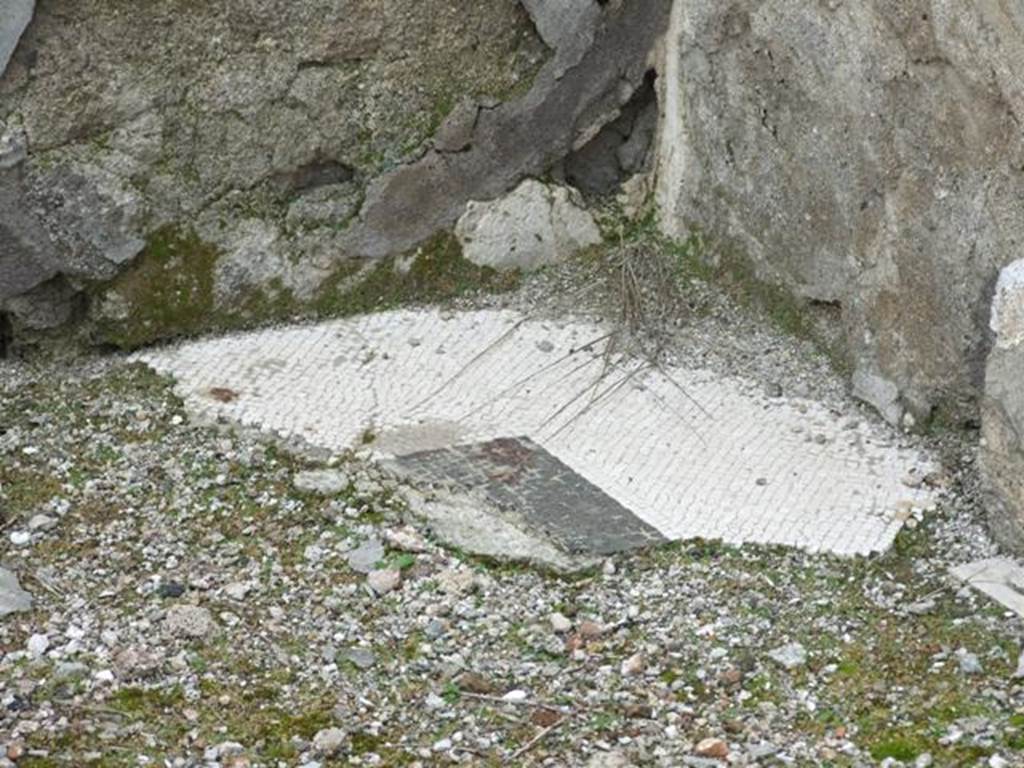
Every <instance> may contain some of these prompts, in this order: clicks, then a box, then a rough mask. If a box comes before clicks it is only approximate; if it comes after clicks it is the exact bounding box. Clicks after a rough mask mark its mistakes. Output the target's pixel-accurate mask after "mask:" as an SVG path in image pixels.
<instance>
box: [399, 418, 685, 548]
mask: <svg viewBox="0 0 1024 768" xmlns="http://www.w3.org/2000/svg"><path fill="white" fill-rule="evenodd" d="M392 464H393V466H395V467H397V468H398V470H399V471H400V472H402V473H403V474H406V475H407V476H408V477H409V478H410V479H414V480H416V481H419V482H424V483H435V484H436V483H443V484H446V485H449V486H451V485H454V486H456V487H458V488H461V489H463V490H465V491H467V492H470V491H472V492H476V493H483V494H484V496H485V497H486V498H487V500H488V501H489V502H491V503H492V504H494V505H495V506H496V507H498V508H500V509H502V510H506V511H508V512H509V513H511V514H513V515H515V516H516V517H518V518H519V519H521V520H523V521H524V522H525V523H526V525H528V526H529V527H530V528H531V529H533V530H534V531H536V532H538V533H543V534H544V535H545V536H546V537H547V538H549V539H551V540H552V541H553V542H554V543H555V544H556V545H557V546H559V547H560V548H561V549H563V550H565V551H566V552H568V553H570V554H587V555H610V554H613V553H615V552H623V551H626V550H631V549H639V548H642V547H647V546H651V545H652V544H661V543H663V542H665V541H667V539H666V538H665V537H664V536H662V534H661V533H659V532H658V531H657V530H656V529H655V528H654V527H652V526H650V525H648V524H647V523H645V522H644V521H643V520H641V519H640V518H639V517H637V516H636V515H634V514H633V513H632V512H631V511H630V510H628V509H627V508H626V507H624V506H623V505H622V504H620V503H619V502H618V501H616V500H615V499H613V498H612V497H610V496H609V495H608V494H606V493H605V492H604V491H602V490H601V489H600V488H598V487H597V486H596V485H594V484H593V483H591V482H590V481H588V480H587V479H586V478H584V477H582V476H581V475H579V474H578V473H576V472H575V471H573V470H572V468H570V467H569V466H567V465H566V464H564V463H563V462H561V461H560V460H559V459H558V458H556V457H555V456H552V455H551V454H550V453H548V452H547V451H546V450H544V449H543V448H542V447H541V446H539V445H537V444H536V443H534V442H533V441H531V440H530V439H529V438H526V437H501V438H498V439H496V440H489V441H487V442H480V443H471V444H468V445H458V446H454V447H451V448H440V449H436V450H429V451H420V452H417V453H412V454H408V455H405V456H399V457H397V458H396V459H395V460H394V462H393V463H392Z"/></svg>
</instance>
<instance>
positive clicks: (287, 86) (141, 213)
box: [0, 0, 550, 325]
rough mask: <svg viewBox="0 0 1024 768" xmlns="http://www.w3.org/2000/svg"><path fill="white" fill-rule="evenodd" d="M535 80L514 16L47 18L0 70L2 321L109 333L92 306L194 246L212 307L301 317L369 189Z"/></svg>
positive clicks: (258, 12)
mask: <svg viewBox="0 0 1024 768" xmlns="http://www.w3.org/2000/svg"><path fill="white" fill-rule="evenodd" d="M25 5H27V6H29V7H30V6H31V3H25ZM29 12H31V11H29ZM4 33H5V44H6V39H7V38H6V29H5V30H4ZM548 58H550V51H549V50H548V49H547V47H546V46H545V45H544V43H543V41H542V40H541V39H540V38H539V36H538V35H537V33H536V30H535V28H534V26H533V23H532V22H531V20H530V18H529V15H528V14H527V12H526V10H525V9H524V8H523V7H522V6H521V5H520V4H519V2H517V0H485V1H483V2H474V3H467V4H462V3H459V4H453V3H451V2H448V1H447V0H416V2H409V1H408V0H301V2H293V1H292V0H212V1H211V2H203V3H194V2H189V1H188V0H169V1H168V2H151V1H148V0H147V1H145V2H128V1H127V0H82V1H80V2H72V3H69V2H63V1H62V0H43V1H42V2H39V3H38V5H37V7H36V9H35V19H34V21H33V22H32V23H31V24H30V25H29V26H28V29H27V30H26V31H25V33H24V35H23V36H21V39H20V43H19V44H18V46H17V48H16V50H15V52H14V55H13V57H12V59H11V61H10V64H9V66H8V67H7V68H6V71H3V70H0V137H2V138H0V243H2V244H3V247H2V248H0V311H3V310H4V309H5V308H6V309H7V311H8V312H12V313H14V314H15V315H16V317H17V319H18V321H19V322H21V323H22V324H24V323H25V322H28V323H30V324H31V323H35V324H37V325H38V324H42V325H47V324H50V325H52V324H57V323H60V322H61V321H64V320H66V319H67V317H66V315H67V312H68V311H70V309H71V308H72V307H73V306H74V303H73V302H69V301H68V300H67V299H68V297H69V296H71V295H74V294H78V293H79V292H80V291H86V292H93V293H96V292H97V291H98V293H99V294H100V295H99V296H98V297H96V300H95V301H92V302H91V305H92V307H93V309H94V310H97V311H106V310H103V304H104V298H103V295H102V294H103V290H102V284H104V283H105V281H110V280H113V279H114V278H115V277H117V276H118V275H119V274H120V273H122V272H123V271H124V270H125V269H126V268H127V267H128V265H130V264H132V263H133V261H134V260H137V259H138V258H139V257H140V254H143V255H149V256H151V257H153V258H160V257H162V256H166V255H167V254H166V253H165V252H166V251H167V250H168V249H167V248H166V247H164V246H165V245H166V242H167V241H171V242H173V243H177V244H181V243H189V242H191V243H201V244H203V248H201V249H198V253H199V255H198V256H196V249H178V250H179V251H182V252H181V253H178V252H174V253H173V254H171V257H172V258H173V259H177V260H178V261H180V262H181V263H178V264H176V266H175V269H176V270H177V271H178V272H179V273H183V272H186V271H188V270H189V269H192V268H194V267H196V266H197V264H196V263H189V262H198V266H199V267H200V268H202V269H206V267H208V266H209V267H211V268H212V269H211V270H207V273H204V274H202V275H199V276H197V278H196V279H197V280H199V281H201V282H203V283H204V284H206V287H207V288H209V289H210V290H209V291H205V289H204V291H203V292H200V293H203V294H204V295H206V294H209V295H210V296H212V297H213V298H214V299H215V300H216V301H217V302H218V303H219V304H221V305H224V306H230V305H231V304H232V303H233V302H237V301H238V300H239V297H241V296H243V295H244V294H246V293H247V292H250V289H258V290H261V291H267V290H270V289H271V288H274V289H275V290H276V291H277V292H279V293H287V294H288V295H290V296H296V297H299V298H303V297H308V296H310V295H311V294H312V293H313V292H314V291H315V290H316V288H317V286H318V285H319V284H320V283H321V282H322V281H323V280H324V279H325V277H326V276H328V275H330V274H332V273H333V272H335V271H336V270H337V269H338V265H339V263H341V262H343V261H344V260H345V259H346V258H349V257H351V256H352V255H355V254H352V253H350V252H348V251H346V250H345V249H344V248H343V247H342V246H343V245H344V243H343V236H344V233H345V230H346V228H347V227H348V225H349V224H350V223H351V222H352V220H353V219H354V218H355V217H356V216H357V214H358V211H359V209H360V206H361V205H362V202H363V198H364V195H365V190H366V187H367V186H368V184H369V183H370V182H371V180H373V179H374V178H376V177H378V176H380V175H382V174H386V173H387V172H389V171H390V170H392V169H394V168H396V167H400V166H401V165H402V164H405V163H410V162H414V161H415V160H416V159H417V158H419V157H421V156H422V155H423V154H424V152H426V151H427V149H428V147H429V143H430V139H431V137H432V135H433V134H434V133H435V131H436V130H437V128H438V126H439V125H440V124H441V122H442V121H443V120H444V119H445V117H446V116H447V115H448V114H449V113H450V112H452V110H453V108H454V107H455V106H456V105H457V104H458V103H459V102H460V100H467V99H469V100H483V101H489V102H497V101H501V100H505V99H508V98H512V97H514V96H516V95H519V94H522V93H525V92H527V91H528V90H529V89H530V87H531V85H532V81H533V78H534V77H535V76H536V74H537V72H538V71H539V70H540V69H541V67H542V65H543V63H544V62H545V61H546V60H547V59H548ZM193 235H194V237H193ZM172 250H173V249H172ZM208 253H216V259H215V260H214V262H215V263H213V264H212V265H211V264H206V263H204V262H203V254H208ZM27 291H32V293H31V294H30V295H29V296H28V297H26V296H25V294H26V292H27ZM15 297H19V298H15ZM120 298H124V297H120ZM117 299H118V297H116V296H115V297H114V300H113V301H112V302H111V301H108V302H106V303H107V305H108V306H107V310H110V311H115V314H116V310H117V309H118V308H117V307H116V306H114V305H116V303H117ZM122 309H123V310H124V311H125V314H124V316H123V317H122V318H119V319H121V320H123V321H124V322H126V323H130V322H132V316H131V314H130V311H131V308H130V307H128V308H122ZM194 309H195V311H196V312H197V313H202V312H204V311H207V312H209V311H211V310H212V309H213V308H212V307H209V306H205V307H204V306H196V307H195V308H194Z"/></svg>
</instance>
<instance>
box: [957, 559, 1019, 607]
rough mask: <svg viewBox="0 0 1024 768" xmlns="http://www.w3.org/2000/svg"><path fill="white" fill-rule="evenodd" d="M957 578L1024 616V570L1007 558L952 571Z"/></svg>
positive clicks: (980, 561)
mask: <svg viewBox="0 0 1024 768" xmlns="http://www.w3.org/2000/svg"><path fill="white" fill-rule="evenodd" d="M950 573H952V574H953V575H954V576H955V577H956V578H958V579H960V580H961V581H964V582H966V583H967V584H969V585H970V586H972V587H974V588H975V589H977V590H978V591H979V592H983V593H985V594H986V595H988V596H989V597H991V598H992V599H993V600H996V601H998V602H1000V603H1002V604H1003V605H1005V606H1006V607H1007V608H1009V609H1010V610H1011V611H1013V612H1014V613H1016V614H1018V615H1019V616H1024V568H1021V567H1020V566H1019V565H1017V563H1015V562H1014V561H1013V560H1010V559H1008V558H1005V557H993V558H991V559H989V560H977V561H975V562H972V563H965V564H963V565H959V566H957V567H956V568H952V569H951V570H950Z"/></svg>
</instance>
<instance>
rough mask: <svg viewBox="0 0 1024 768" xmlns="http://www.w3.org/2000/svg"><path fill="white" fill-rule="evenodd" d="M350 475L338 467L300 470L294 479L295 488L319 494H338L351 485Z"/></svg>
mask: <svg viewBox="0 0 1024 768" xmlns="http://www.w3.org/2000/svg"><path fill="white" fill-rule="evenodd" d="M350 483H351V480H350V479H349V476H348V475H347V474H345V473H344V472H342V471H341V470H337V469H312V470H307V471H305V472H299V473H297V474H296V475H295V477H294V478H293V480H292V485H294V486H295V490H297V491H301V492H302V493H311V494H315V495H317V496H337V495H338V494H339V493H341V492H342V491H344V490H346V489H347V488H348V487H349V484H350Z"/></svg>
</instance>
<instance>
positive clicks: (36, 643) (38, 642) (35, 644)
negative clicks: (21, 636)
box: [25, 634, 50, 659]
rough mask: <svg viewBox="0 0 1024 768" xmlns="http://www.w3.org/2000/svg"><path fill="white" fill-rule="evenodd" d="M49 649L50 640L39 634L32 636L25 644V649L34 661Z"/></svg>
mask: <svg viewBox="0 0 1024 768" xmlns="http://www.w3.org/2000/svg"><path fill="white" fill-rule="evenodd" d="M49 647H50V638H48V637H47V636H46V635H41V634H35V635H32V636H31V637H30V638H29V639H28V642H27V643H26V644H25V649H26V650H27V651H28V652H29V653H30V654H32V656H33V658H36V659H38V658H39V657H40V656H42V655H43V654H44V653H46V651H47V650H48V649H49Z"/></svg>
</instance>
